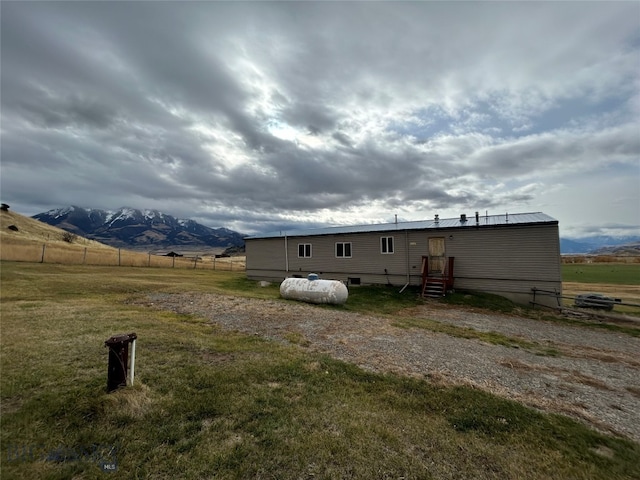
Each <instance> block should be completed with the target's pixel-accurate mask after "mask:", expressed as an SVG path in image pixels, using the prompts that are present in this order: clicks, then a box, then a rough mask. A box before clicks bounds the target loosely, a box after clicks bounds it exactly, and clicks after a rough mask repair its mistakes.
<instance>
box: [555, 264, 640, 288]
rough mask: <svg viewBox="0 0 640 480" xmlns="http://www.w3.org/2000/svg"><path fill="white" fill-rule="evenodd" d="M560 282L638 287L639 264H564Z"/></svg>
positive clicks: (639, 281)
mask: <svg viewBox="0 0 640 480" xmlns="http://www.w3.org/2000/svg"><path fill="white" fill-rule="evenodd" d="M562 281H563V282H579V283H608V284H613V285H640V264H618V263H592V264H584V263H583V264H574V265H572V264H564V265H562Z"/></svg>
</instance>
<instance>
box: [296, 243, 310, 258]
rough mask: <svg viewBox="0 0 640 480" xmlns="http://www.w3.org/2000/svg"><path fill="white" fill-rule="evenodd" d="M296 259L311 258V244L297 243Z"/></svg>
mask: <svg viewBox="0 0 640 480" xmlns="http://www.w3.org/2000/svg"><path fill="white" fill-rule="evenodd" d="M298 257H299V258H311V244H310V243H299V244H298Z"/></svg>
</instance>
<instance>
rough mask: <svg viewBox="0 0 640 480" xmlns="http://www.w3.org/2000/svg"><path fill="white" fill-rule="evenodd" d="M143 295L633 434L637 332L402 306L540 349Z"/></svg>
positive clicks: (365, 362) (290, 307)
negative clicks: (634, 334) (554, 353)
mask: <svg viewBox="0 0 640 480" xmlns="http://www.w3.org/2000/svg"><path fill="white" fill-rule="evenodd" d="M145 304H146V305H148V306H151V307H154V308H160V309H169V310H172V311H175V312H179V313H190V314H195V315H198V316H202V317H204V318H208V319H210V320H211V321H212V322H214V323H216V324H218V325H220V326H221V327H223V328H226V329H229V330H236V331H241V332H246V333H251V334H258V335H261V336H263V337H266V338H269V339H273V340H276V341H284V342H287V341H292V340H293V341H294V342H295V343H296V344H297V345H298V346H299V347H300V348H304V349H308V350H311V351H317V352H323V353H327V354H329V355H331V356H333V357H334V358H337V359H340V360H344V361H346V362H350V363H354V364H357V365H359V366H361V367H362V368H364V369H368V370H373V371H377V372H393V373H398V374H402V375H412V376H419V377H427V378H428V379H430V381H432V382H435V383H438V384H445V385H451V384H466V385H473V386H475V387H478V388H481V389H483V390H486V391H489V392H492V393H495V394H498V395H501V396H503V397H507V398H511V399H515V400H518V401H520V402H523V403H525V404H527V405H530V406H533V407H536V408H540V409H542V410H546V411H552V412H559V413H563V414H566V415H570V416H572V417H574V418H578V419H580V420H582V421H583V422H586V423H588V424H589V425H591V426H593V427H595V428H598V429H599V430H603V431H608V432H613V433H617V434H620V435H624V436H627V437H629V438H632V439H634V440H635V441H638V442H640V355H639V353H640V339H639V338H635V337H631V336H629V335H625V334H619V333H615V332H610V331H606V330H599V329H591V328H586V327H584V326H581V325H575V326H574V325H562V324H557V323H555V322H549V321H543V320H533V319H528V318H522V317H515V316H507V315H500V314H487V313H479V312H475V311H469V310H465V309H461V308H451V307H448V306H442V305H441V304H435V303H430V304H426V305H424V306H419V307H415V308H411V309H407V310H405V311H403V312H402V316H403V317H405V318H406V317H412V318H426V319H430V320H436V321H438V322H441V323H445V324H451V325H455V326H458V327H465V328H471V329H473V330H477V331H481V332H489V331H493V332H498V333H501V334H503V335H506V336H508V337H511V338H514V339H518V340H523V341H527V342H535V343H537V344H539V346H540V347H541V348H553V349H554V350H556V351H558V352H559V355H558V356H544V355H539V354H536V352H533V351H528V350H526V349H523V348H513V347H507V346H502V345H494V344H490V343H486V342H483V341H481V340H478V339H464V338H459V337H454V336H451V335H447V334H444V333H438V332H433V331H430V330H426V329H422V328H399V327H396V326H394V325H393V318H390V317H384V316H379V317H378V316H371V315H362V314H356V313H348V312H339V311H335V310H330V309H325V308H319V307H316V306H314V305H307V304H302V303H294V302H286V301H280V300H260V299H251V298H241V297H233V296H226V295H216V294H200V293H198V294H171V295H166V294H154V295H149V297H148V299H147V301H146V302H145ZM538 353H539V352H538Z"/></svg>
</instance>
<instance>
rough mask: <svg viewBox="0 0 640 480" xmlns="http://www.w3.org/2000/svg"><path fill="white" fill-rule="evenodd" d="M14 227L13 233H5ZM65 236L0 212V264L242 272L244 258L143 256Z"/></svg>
mask: <svg viewBox="0 0 640 480" xmlns="http://www.w3.org/2000/svg"><path fill="white" fill-rule="evenodd" d="M9 226H15V227H17V231H16V230H13V229H9ZM65 233H66V232H65V231H64V230H62V229H60V228H57V227H53V226H51V225H47V224H46V223H43V222H40V221H38V220H35V219H33V218H29V217H25V216H24V215H20V214H18V213H15V212H12V211H10V210H9V211H5V210H2V211H0V260H6V261H15V262H40V263H61V264H65V265H101V266H128V267H160V268H181V269H184V268H197V269H206V270H228V271H243V270H245V267H246V259H245V257H226V258H215V256H214V255H207V256H199V255H196V254H194V255H193V256H185V257H166V256H164V255H152V254H150V253H146V252H134V251H131V250H124V249H118V248H114V247H110V246H108V245H105V244H103V243H100V242H96V241H94V240H89V239H87V238H84V237H80V236H78V237H76V238H75V239H74V241H73V242H72V243H70V242H68V241H65V240H63V235H64V234H65Z"/></svg>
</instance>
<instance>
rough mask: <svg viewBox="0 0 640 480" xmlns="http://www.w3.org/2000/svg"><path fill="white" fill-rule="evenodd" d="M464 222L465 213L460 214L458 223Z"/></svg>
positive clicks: (465, 219) (465, 218)
mask: <svg viewBox="0 0 640 480" xmlns="http://www.w3.org/2000/svg"><path fill="white" fill-rule="evenodd" d="M466 221H467V214H466V213H462V214H460V223H464V222H466Z"/></svg>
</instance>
